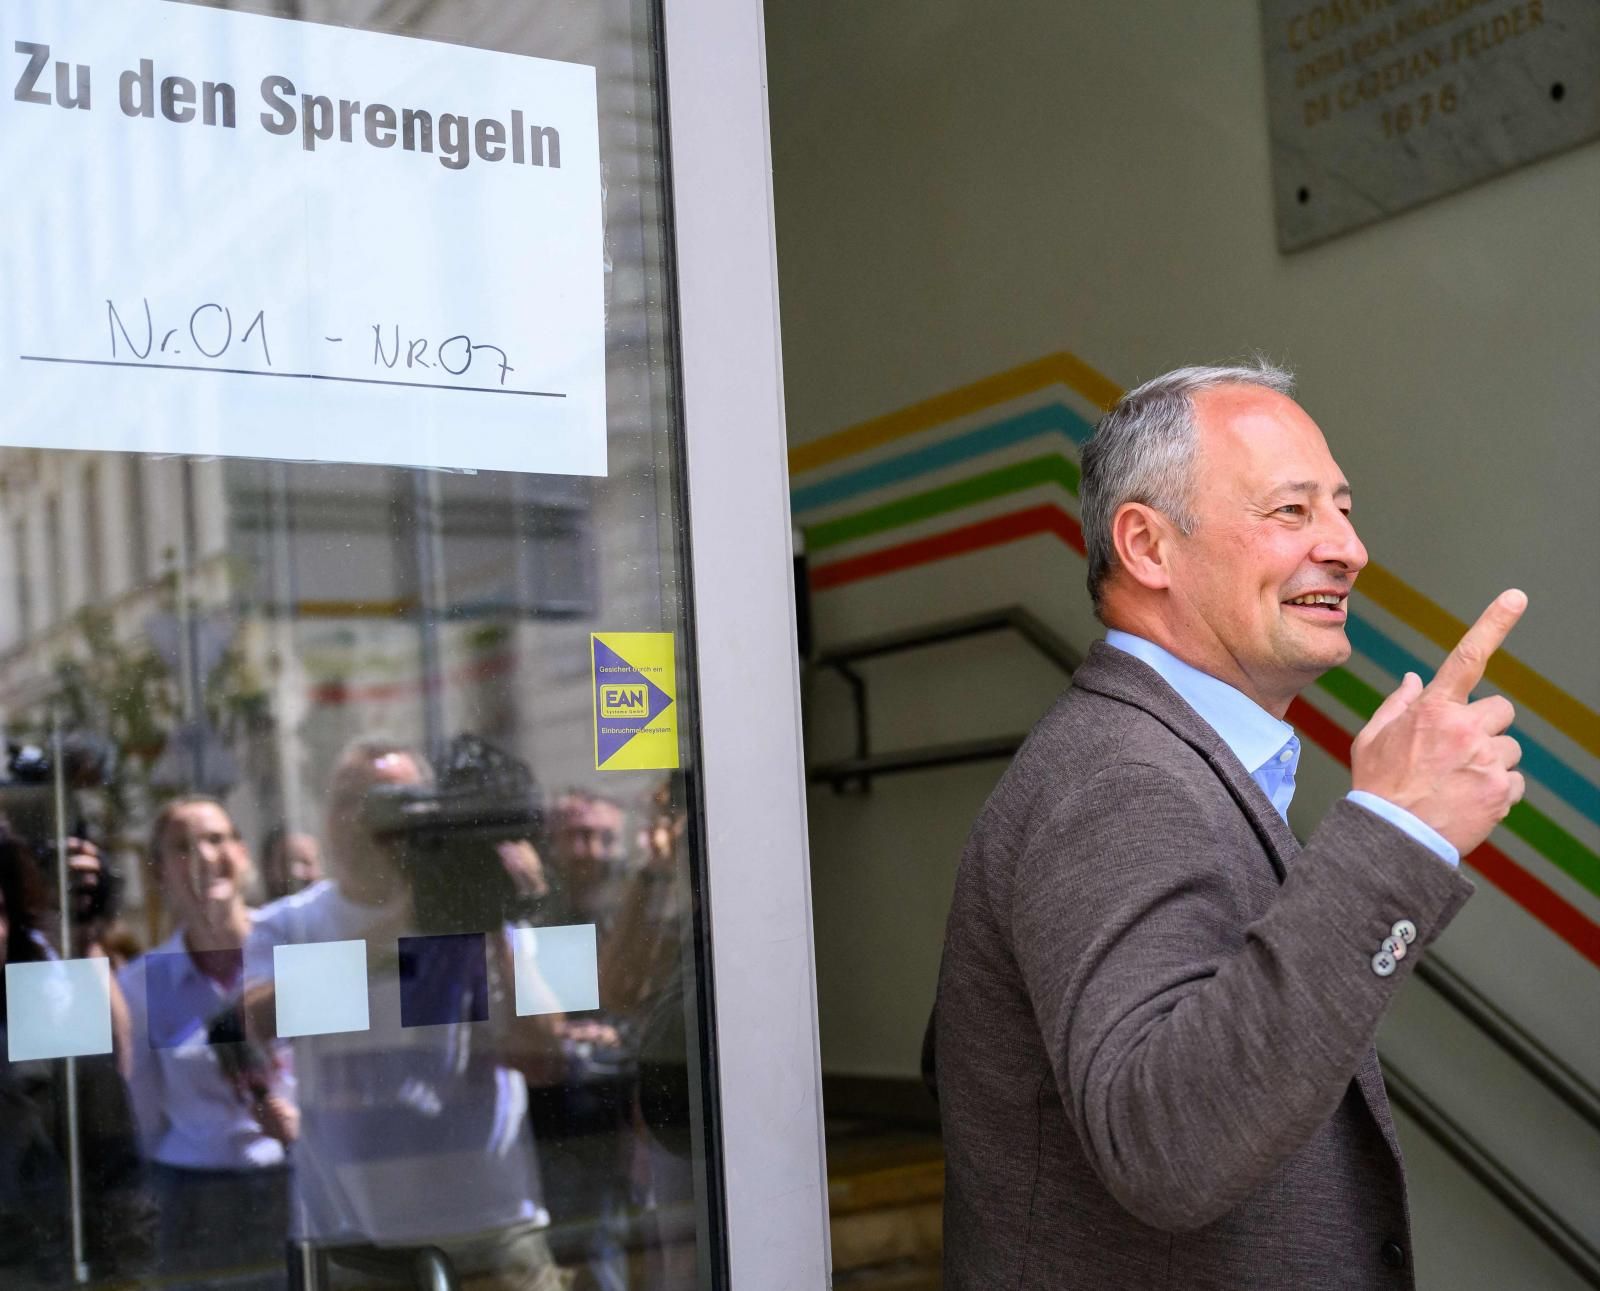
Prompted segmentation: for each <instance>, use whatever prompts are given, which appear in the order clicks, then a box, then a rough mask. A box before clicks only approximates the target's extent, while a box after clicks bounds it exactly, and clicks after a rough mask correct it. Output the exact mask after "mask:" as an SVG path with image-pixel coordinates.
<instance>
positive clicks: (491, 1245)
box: [246, 737, 568, 1291]
mask: <svg viewBox="0 0 1600 1291" xmlns="http://www.w3.org/2000/svg"><path fill="white" fill-rule="evenodd" d="M442 767H443V770H442V772H441V774H440V775H439V777H438V778H437V779H435V777H434V775H433V773H432V769H431V768H430V767H429V765H428V763H427V762H426V761H425V760H424V759H423V758H422V756H421V755H420V754H418V753H417V752H415V751H414V750H412V749H410V748H409V747H407V746H406V745H404V744H400V743H396V742H392V741H385V740H374V739H363V740H357V741H356V742H354V743H353V744H351V745H350V746H348V747H347V748H346V750H345V751H344V753H343V754H342V755H341V756H340V757H339V759H338V761H337V763H336V765H335V767H334V771H333V774H332V777H331V780H332V783H331V793H330V797H329V804H328V816H327V829H326V835H325V838H326V843H327V849H326V861H327V867H328V876H329V877H328V878H327V879H325V880H323V881H321V882H319V883H316V884H313V885H312V886H311V887H309V888H307V889H305V890H304V891H303V892H298V893H295V894H293V895H291V896H288V897H285V898H283V899H282V900H279V901H276V902H274V903H273V904H272V905H270V906H267V907H265V908H264V909H263V910H262V911H260V913H259V916H258V920H257V924H256V929H255V932H254V935H253V936H252V938H251V943H250V948H249V952H248V955H247V970H246V971H247V976H248V977H249V979H250V982H251V984H252V985H251V989H250V990H249V991H248V992H247V1007H246V1015H247V1023H248V1026H249V1027H250V1028H251V1029H252V1030H253V1031H254V1030H260V1031H263V1032H270V1030H271V1029H272V1028H273V1027H274V1026H275V1025H276V1024H277V1021H278V1019H279V1017H280V1012H281V1009H282V1008H283V1007H284V1001H285V997H286V996H288V995H289V994H291V993H292V992H294V991H295V990H296V989H297V987H296V983H295V979H294V970H293V967H292V965H293V962H294V957H295V953H296V952H302V953H304V952H311V953H316V952H317V951H318V950H319V949H320V948H321V947H322V946H324V945H326V944H327V943H344V944H348V943H351V942H358V943H360V947H361V949H360V952H359V953H360V954H361V955H362V956H363V957H364V960H365V972H364V974H354V973H349V972H345V973H341V974H327V973H324V974H321V975H319V976H316V977H315V978H314V979H313V980H312V981H311V982H310V985H309V986H307V985H305V984H304V983H303V982H302V984H301V989H303V990H304V991H305V992H306V993H307V994H308V995H310V996H313V997H314V1003H315V1005H316V1006H317V1007H322V1006H324V1005H330V1004H337V1003H338V1002H340V1001H354V1002H355V1003H356V1004H357V1006H358V1010H359V1011H360V1012H362V1014H363V1015H364V1018H365V1025H362V1026H355V1025H346V1024H343V1023H341V1024H340V1025H339V1026H337V1027H332V1026H330V1027H328V1028H326V1029H324V1030H321V1031H318V1032H317V1033H314V1034H313V1033H303V1034H300V1035H297V1036H296V1037H295V1038H294V1039H293V1041H292V1046H293V1051H294V1064H295V1074H296V1079H297V1081H298V1084H299V1090H300V1112H301V1117H302V1133H301V1137H300V1140H299V1142H298V1143H297V1145H296V1148H295V1152H294V1157H293V1169H292V1184H291V1194H292V1208H291V1213H292V1216H293V1222H292V1226H291V1236H292V1237H293V1238H294V1239H295V1241H296V1242H298V1243H299V1244H300V1245H301V1249H302V1251H303V1253H304V1255H305V1258H307V1259H310V1260H313V1261H322V1262H324V1263H325V1265H326V1267H327V1268H328V1269H329V1270H330V1272H329V1276H330V1278H331V1285H333V1286H340V1285H343V1283H342V1282H341V1279H343V1278H345V1277H347V1276H349V1274H348V1273H347V1272H344V1271H342V1270H348V1269H350V1268H353V1267H368V1268H370V1267H371V1265H372V1262H373V1261H378V1262H380V1263H381V1262H382V1261H383V1260H385V1259H387V1258H392V1259H393V1260H396V1261H399V1262H400V1263H401V1264H403V1263H404V1262H405V1261H406V1260H407V1259H409V1255H408V1254H407V1252H408V1250H411V1249H414V1248H415V1246H416V1245H417V1244H419V1243H422V1244H426V1245H428V1246H431V1247H436V1248H437V1249H438V1250H440V1251H442V1252H443V1253H444V1255H445V1256H446V1258H447V1259H448V1260H449V1262H450V1263H451V1265H452V1267H453V1268H454V1270H455V1272H456V1273H457V1275H458V1276H459V1277H461V1278H462V1279H463V1280H464V1281H465V1282H466V1283H467V1284H468V1285H471V1286H474V1287H482V1288H486V1289H487V1288H495V1289H497V1291H498V1289H500V1288H504V1289H506V1291H513V1289H514V1291H559V1289H561V1288H564V1287H565V1286H567V1285H568V1282H567V1276H566V1275H565V1274H564V1273H562V1272H561V1270H559V1269H558V1268H557V1267H556V1265H555V1262H554V1260H553V1259H552V1257H551V1255H550V1251H549V1247H548V1245H547V1244H546V1241H545V1235H544V1229H545V1227H546V1226H547V1225H548V1223H549V1215H548V1212H547V1211H546V1209H545V1205H544V1199H543V1189H542V1185H541V1180H540V1172H539V1164H538V1159H537V1155H536V1151H535V1147H534V1141H533V1136H532V1133H531V1132H530V1130H529V1127H528V1123H527V1101H528V1095H527V1083H528V1082H530V1081H531V1082H534V1083H540V1084H542V1083H548V1082H550V1081H553V1080H557V1079H559V1078H560V1074H561V1070H562V1065H563V1060H562V1055H561V1050H560V1044H559V1029H560V1024H561V1017H560V1014H559V1013H558V1012H556V1011H555V1007H554V1004H553V1001H546V1002H545V1007H543V1008H541V1009H540V1011H539V1012H537V1013H535V1014H533V1015H530V1016H519V1015H518V1013H517V1010H516V1004H515V1003H514V999H513V990H514V982H515V977H516V974H515V970H514V968H513V963H512V953H511V942H510V931H511V924H512V921H513V920H514V919H515V918H517V917H520V916H522V915H525V914H526V913H527V912H529V911H531V910H532V909H533V908H535V903H536V902H537V901H538V900H539V898H540V897H541V896H542V894H543V890H544V889H543V884H542V873H541V870H540V868H539V866H538V865H537V849H536V847H535V846H534V845H533V843H532V841H531V839H530V835H531V834H533V833H535V832H536V831H537V827H538V824H539V820H540V818H541V817H540V814H539V812H538V810H537V806H538V798H537V793H536V789H535V786H534V785H533V781H532V777H531V775H529V774H528V773H527V771H526V768H524V767H522V766H521V764H520V763H516V762H515V761H514V760H513V759H510V758H508V757H506V756H505V755H504V754H501V753H500V752H499V751H498V750H495V749H493V747H492V746H490V745H487V744H485V743H483V742H481V741H477V740H475V739H473V738H472V737H463V738H462V739H461V740H458V741H457V742H456V743H455V744H454V745H452V746H451V749H450V750H449V751H448V752H447V753H446V755H445V757H444V758H443V759H442ZM530 854H531V859H530ZM534 990H535V991H537V982H535V983H534ZM536 1002H537V1001H536Z"/></svg>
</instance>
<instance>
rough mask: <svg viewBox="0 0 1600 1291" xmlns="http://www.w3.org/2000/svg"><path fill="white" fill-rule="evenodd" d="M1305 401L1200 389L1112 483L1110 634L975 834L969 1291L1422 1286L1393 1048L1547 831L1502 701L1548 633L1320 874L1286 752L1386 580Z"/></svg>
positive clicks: (1275, 376) (1091, 533) (1506, 624)
mask: <svg viewBox="0 0 1600 1291" xmlns="http://www.w3.org/2000/svg"><path fill="white" fill-rule="evenodd" d="M1292 388H1293V385H1292V380H1291V378H1290V377H1289V376H1288V374H1286V373H1284V372H1281V371H1278V370H1277V369H1274V368H1270V367H1267V366H1265V365H1257V366H1253V367H1235V368H1185V369H1181V370H1179V371H1176V372H1171V373H1168V374H1166V375H1165V376H1161V377H1158V378H1156V379H1155V380H1154V381H1151V382H1148V383H1147V384H1145V385H1144V386H1141V387H1140V388H1139V389H1137V390H1134V391H1132V392H1130V393H1129V394H1128V395H1126V396H1125V397H1124V398H1123V399H1122V401H1121V402H1120V403H1118V404H1117V406H1116V407H1115V408H1113V409H1112V410H1111V411H1110V412H1109V413H1108V414H1107V415H1106V417H1105V418H1104V419H1103V420H1102V421H1101V423H1100V425H1099V427H1098V428H1097V429H1096V432H1095V435H1094V438H1093V440H1092V441H1091V442H1090V443H1089V445H1088V446H1087V448H1086V449H1085V450H1084V455H1083V481H1082V503H1083V528H1084V535H1085V538H1086V541H1087V547H1088V555H1089V587H1090V591H1091V593H1092V595H1093V597H1094V603H1095V608H1096V612H1097V614H1098V615H1099V617H1100V618H1101V620H1102V621H1103V622H1104V623H1105V624H1106V626H1107V628H1108V629H1109V631H1108V633H1107V636H1106V640H1105V642H1104V643H1101V644H1097V645H1096V646H1094V647H1093V649H1091V650H1090V652H1089V655H1088V657H1087V659H1086V660H1085V662H1084V664H1083V666H1082V667H1081V668H1080V669H1079V670H1078V672H1077V673H1076V674H1075V676H1074V677H1073V684H1072V687H1071V688H1070V689H1069V690H1068V691H1067V693H1066V694H1065V695H1064V696H1063V697H1062V698H1061V700H1060V701H1058V702H1057V704H1056V705H1055V706H1054V707H1053V708H1052V709H1051V710H1050V712H1049V713H1048V714H1046V715H1045V717H1044V718H1043V719H1042V720H1041V722H1040V723H1039V725H1038V726H1037V727H1036V728H1035V729H1034V732H1033V734H1032V735H1031V736H1030V737H1029V739H1028V742H1027V743H1026V744H1025V745H1024V746H1023V748H1022V750H1021V752H1019V753H1018V755H1017V758H1016V760H1015V761H1014V762H1013V763H1012V765H1011V768H1010V769H1009V770H1008V771H1007V772H1006V774H1005V776H1004V777H1003V778H1002V779H1001V781H1000V784H999V785H998V786H997V787H996V789H995V791H994V793H993V795H992V796H991V797H990V799H989V801H988V803H987V804H986V806H985V808H984V811H983V814H982V815H981V816H980V818H979V820H978V822H977V824H976V826H975V827H974V829H973V832H972V836H971V839H970V840H969V842H968V845H967V850H966V854H965V855H964V857H963V859H962V863H961V869H960V872H959V875H958V878H957V884H956V894H955V898H954V903H953V906H952V910H951V915H950V922H949V927H948V931H947V936H946V943H945V956H944V964H943V967H942V970H941V974H940V984H939V1002H938V1007H937V1010H936V1025H937V1046H936V1053H937V1082H938V1089H939V1095H940V1102H941V1108H942V1116H943V1121H944V1133H945V1148H946V1159H947V1166H948V1169H947V1186H946V1201H945V1277H946V1285H947V1286H948V1287H950V1288H951V1289H952V1291H989V1289H990V1288H994V1287H1000V1286H1004V1287H1008V1288H1019V1289H1021V1291H1027V1289H1030V1288H1040V1289H1043V1288H1052V1289H1053V1288H1057V1287H1063V1286H1108V1287H1117V1288H1119V1289H1123V1291H1138V1289H1140V1288H1174V1289H1175V1288H1183V1289H1184V1291H1193V1289H1196V1288H1210V1287H1215V1288H1228V1289H1229V1291H1237V1289H1238V1288H1283V1289H1284V1291H1289V1289H1291V1288H1304V1287H1310V1286H1315V1287H1319V1288H1328V1289H1332V1288H1340V1289H1344V1288H1348V1289H1350V1291H1367V1289H1368V1288H1373V1289H1376V1288H1409V1287H1411V1286H1413V1279H1412V1270H1411V1251H1410V1238H1409V1233H1408V1219H1407V1209H1406V1195H1405V1178H1404V1173H1403V1169H1402V1166H1401V1161H1400V1153H1399V1146H1398V1144H1397V1142H1396V1139H1395V1133H1394V1126H1393V1124H1392V1122H1391V1120H1390V1116H1389V1109H1388V1104H1387V1101H1386V1099H1385V1096H1384V1089H1383V1079H1382V1076H1381V1075H1380V1073H1379V1070H1378V1065H1377V1059H1376V1055H1375V1053H1374V1050H1373V1037H1374V1035H1375V1034H1376V1032H1377V1028H1378V1023H1379V1021H1380V1020H1381V1018H1382V1017H1383V1014H1384V1011H1385V1009H1386V1008H1387V1007H1388V1005H1389V1002H1390V1001H1391V1000H1392V999H1393V997H1394V992H1395V990H1396V989H1397V988H1398V987H1399V985H1400V983H1401V982H1403V981H1404V980H1405V978H1406V977H1407V975H1408V973H1409V970H1410V969H1411V968H1412V967H1413V966H1414V965H1415V964H1416V962H1417V959H1418V958H1419V957H1420V956H1421V954H1422V953H1423V951H1424V950H1425V948H1426V947H1427V946H1428V945H1429V944H1430V943H1431V942H1432V941H1433V940H1434V938H1436V937H1437V936H1438V935H1439V933H1440V932H1442V931H1443V929H1444V928H1445V926H1446V925H1447V924H1448V923H1449V921H1450V919H1451V918H1452V917H1453V916H1454V915H1455V913H1456V911H1457V910H1459V909H1460V907H1461V905H1462V903H1463V902H1464V901H1465V900H1466V899H1467V897H1468V896H1469V895H1470V894H1471V892H1472V885H1471V884H1470V883H1468V882H1467V880H1466V879H1464V878H1463V877H1462V876H1461V874H1460V871H1459V862H1460V857H1461V855H1462V854H1463V853H1466V852H1469V851H1470V850H1471V849H1472V848H1474V847H1476V846H1477V845H1478V843H1480V842H1481V841H1483V839H1484V838H1485V837H1486V836H1487V835H1488V833H1489V831H1490V830H1491V829H1492V828H1493V827H1494V825H1495V824H1496V823H1497V822H1498V821H1499V820H1500V819H1501V818H1502V817H1503V816H1504V815H1505V813H1506V812H1507V811H1508V810H1509V809H1510V807H1511V805H1512V804H1513V803H1514V802H1516V801H1517V800H1518V799H1519V798H1520V797H1521V796H1522V789H1523V783H1522V777H1521V775H1520V774H1519V773H1518V772H1517V771H1516V770H1515V766H1516V763H1517V761H1518V758H1519V756H1520V751H1519V750H1518V748H1517V745H1516V741H1515V740H1513V739H1512V738H1511V737H1510V736H1508V735H1506V734H1505V732H1506V730H1507V728H1508V727H1509V726H1510V724H1511V719H1512V709H1511V705H1510V704H1509V703H1508V702H1507V701H1506V700H1504V699H1503V698H1500V697H1498V696H1496V697H1491V698H1488V699H1483V700H1479V701H1477V702H1476V703H1472V702H1469V695H1470V692H1471V690H1472V688H1473V687H1474V686H1475V685H1476V684H1477V683H1478V681H1479V680H1481V678H1482V675H1483V669H1484V666H1485V664H1486V663H1487V661H1488V659H1489V656H1490V655H1491V654H1493V652H1494V650H1495V649H1496V648H1497V647H1498V646H1499V644H1500V643H1501V642H1502V641H1503V640H1504V639H1505V636H1506V634H1507V633H1508V632H1509V631H1510V630H1511V628H1512V626H1513V625H1514V624H1515V623H1516V621H1517V619H1518V617H1520V615H1521V613H1522V611H1523V609H1524V608H1525V605H1526V599H1525V598H1524V597H1523V596H1522V594H1521V593H1520V592H1514V591H1512V592H1505V593H1502V594H1501V596H1500V597H1498V598H1497V599H1496V600H1495V601H1494V603H1493V604H1491V605H1490V607H1489V608H1488V610H1486V611H1485V613H1484V615H1483V617H1482V618H1480V619H1479V621H1478V622H1477V623H1476V624H1475V625H1474V626H1473V628H1472V629H1471V630H1470V631H1469V632H1468V633H1467V635H1466V636H1465V637H1464V638H1463V639H1462V641H1461V643H1460V644H1459V645H1458V646H1457V647H1456V650H1455V651H1454V652H1453V653H1452V654H1451V656H1450V657H1449V658H1448V659H1447V660H1446V661H1445V663H1444V665H1443V666H1442V667H1441V668H1440V670H1439V672H1438V674H1437V675H1436V676H1435V678H1434V679H1433V681H1432V682H1430V683H1429V684H1428V685H1427V686H1426V687H1424V686H1423V684H1422V682H1421V681H1420V679H1419V678H1417V677H1416V676H1415V675H1412V674H1408V675H1407V676H1406V678H1405V680H1404V681H1403V682H1402V683H1401V685H1400V687H1399V688H1398V689H1397V690H1396V691H1395V692H1394V693H1393V694H1392V695H1390V696H1389V697H1388V698H1387V699H1386V700H1385V701H1384V703H1383V704H1382V706H1381V707H1380V708H1379V709H1378V711H1377V712H1376V713H1375V714H1374V715H1373V718H1372V720H1371V721H1370V722H1369V723H1368V725H1367V726H1366V728H1365V729H1363V730H1362V731H1361V733H1360V734H1359V735H1358V736H1357V737H1356V740H1355V743H1354V746H1353V749H1352V768H1353V769H1352V789H1351V791H1350V793H1349V794H1348V796H1347V797H1346V798H1344V799H1343V800H1341V801H1340V802H1338V803H1336V804H1335V805H1334V806H1333V807H1332V808H1331V809H1330V810H1329V812H1328V813H1327V815H1326V816H1325V817H1324V818H1323V820H1322V822H1321V824H1320V825H1319V826H1318V828H1317V829H1316V830H1315V831H1314V832H1313V834H1312V835H1311V837H1310V839H1309V840H1308V841H1307V843H1306V844H1305V846H1304V847H1303V848H1302V847H1301V845H1300V844H1299V843H1298V842H1297V841H1296V839H1295V837H1294V835H1293V834H1292V833H1291V832H1290V831H1289V828H1288V825H1287V823H1286V818H1287V812H1288V808H1289V801H1290V799H1291V798H1292V797H1293V794H1294V776H1295V769H1296V767H1297V765H1298V762H1299V756H1300V744H1299V741H1298V740H1297V738H1296V736H1295V734H1294V730H1293V728H1292V727H1291V726H1289V725H1288V724H1287V723H1286V722H1285V721H1284V716H1285V714H1286V713H1287V711H1288V708H1289V705H1290V703H1291V701H1292V700H1293V699H1294V697H1295V696H1296V695H1297V694H1298V693H1299V692H1300V691H1301V690H1303V689H1304V688H1305V687H1306V686H1308V685H1310V684H1311V683H1312V682H1313V681H1315V680H1316V679H1317V677H1319V676H1320V675H1322V674H1323V673H1324V672H1326V671H1327V670H1328V669H1329V668H1331V667H1334V666H1336V665H1338V664H1341V663H1343V662H1344V661H1345V660H1346V659H1347V658H1348V657H1349V655H1350V644H1349V641H1348V640H1347V639H1346V637H1345V627H1344V625H1345V619H1346V614H1347V602H1348V598H1349V595H1350V592H1351V590H1352V588H1353V586H1354V585H1355V583H1356V580H1357V578H1358V576H1359V574H1360V572H1361V569H1362V567H1363V566H1364V565H1365V564H1366V562H1367V552H1366V549H1365V548H1364V547H1363V546H1362V544H1361V541H1360V539H1359V538H1357V536H1356V532H1355V529H1354V528H1353V526H1352V524H1351V519H1350V505H1351V490H1350V486H1349V484H1348V482H1347V481H1346V480H1345V478H1344V476H1343V474H1342V473H1341V472H1340V470H1339V468H1338V466H1337V464H1336V463H1335V462H1334V460H1333V457H1332V455H1331V454H1330V452H1329V451H1328V445H1327V443H1326V441H1325V440H1324V439H1323V437H1322V433H1321V431H1320V430H1318V428H1317V426H1316V424H1315V423H1314V422H1313V421H1312V420H1311V418H1310V417H1309V416H1307V415H1306V413H1305V411H1304V410H1303V409H1302V408H1300V407H1299V405H1297V404H1296V403H1295V402H1294V400H1293V399H1292V398H1291V397H1290V395H1291V391H1292Z"/></svg>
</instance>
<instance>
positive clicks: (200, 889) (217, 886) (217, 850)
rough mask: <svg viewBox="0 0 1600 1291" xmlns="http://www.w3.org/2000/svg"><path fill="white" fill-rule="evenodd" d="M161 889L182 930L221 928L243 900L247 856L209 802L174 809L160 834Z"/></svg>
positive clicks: (224, 817) (229, 824) (247, 879)
mask: <svg viewBox="0 0 1600 1291" xmlns="http://www.w3.org/2000/svg"><path fill="white" fill-rule="evenodd" d="M159 859H160V868H161V885H162V888H163V890H164V891H165V892H166V894H167V900H168V901H169V902H170V904H171V906H172V912H173V915H174V916H175V917H176V919H177V921H178V922H179V923H180V924H182V925H183V926H185V927H193V926H195V925H199V926H203V927H213V926H222V925H223V924H224V923H225V922H226V920H227V918H228V917H229V916H230V915H231V914H232V912H233V910H234V908H235V906H236V905H237V904H238V903H239V902H241V901H243V900H244V889H245V887H246V886H247V885H248V884H249V882H250V876H251V872H252V867H251V864H250V854H249V853H248V852H247V851H246V850H245V846H244V843H243V842H241V841H240V839H239V834H238V831H237V830H235V829H234V827H233V821H232V820H230V819H229V818H228V813H227V812H225V811H224V810H223V809H222V808H221V807H219V806H217V805H216V804H215V803H210V802H193V803H188V804H186V805H185V806H182V807H179V808H178V809H177V810H176V811H175V812H173V814H172V818H171V819H170V820H169V821H168V822H167V826H166V828H165V829H164V830H162V832H161V856H160V858H159Z"/></svg>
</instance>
